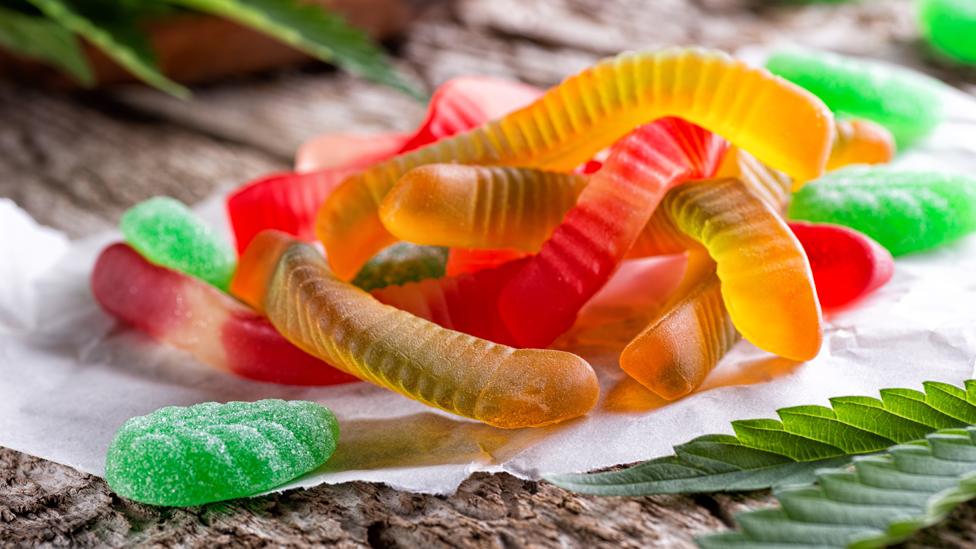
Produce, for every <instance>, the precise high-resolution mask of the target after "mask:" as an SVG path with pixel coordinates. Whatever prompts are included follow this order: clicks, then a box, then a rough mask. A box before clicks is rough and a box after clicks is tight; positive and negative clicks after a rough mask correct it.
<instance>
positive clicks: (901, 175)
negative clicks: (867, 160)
mask: <svg viewBox="0 0 976 549" xmlns="http://www.w3.org/2000/svg"><path fill="white" fill-rule="evenodd" d="M789 217H790V218H791V219H799V220H803V221H813V222H818V223H834V224H837V225H844V226H846V227H850V228H852V229H855V230H858V231H860V232H862V233H864V234H866V235H868V236H870V237H871V238H873V239H874V240H876V241H877V242H878V243H879V244H881V245H882V246H884V247H885V248H887V249H888V251H889V252H891V254H892V255H895V256H899V255H904V254H907V253H911V252H918V251H922V250H927V249H930V248H934V247H936V246H940V245H942V244H945V243H947V242H950V241H952V240H955V239H957V238H960V237H962V236H964V235H966V234H967V233H970V232H972V231H973V230H976V179H973V178H971V177H966V176H963V175H953V174H945V173H939V172H926V171H907V170H900V169H897V168H890V167H867V166H852V167H850V168H844V169H841V170H837V171H835V172H831V173H829V174H827V175H825V176H823V177H821V178H820V179H818V180H816V181H813V182H811V183H810V184H809V185H807V186H806V187H804V188H803V189H802V190H800V191H799V192H797V193H796V194H795V195H794V196H793V201H792V203H791V204H790V208H789Z"/></svg>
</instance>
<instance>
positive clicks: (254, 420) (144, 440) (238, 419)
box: [105, 400, 339, 506]
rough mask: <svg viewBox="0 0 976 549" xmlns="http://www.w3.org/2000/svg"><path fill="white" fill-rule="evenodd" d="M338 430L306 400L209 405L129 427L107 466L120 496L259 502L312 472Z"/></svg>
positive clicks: (167, 411) (170, 501)
mask: <svg viewBox="0 0 976 549" xmlns="http://www.w3.org/2000/svg"><path fill="white" fill-rule="evenodd" d="M338 440H339V424H338V422H337V421H336V418H335V416H334V415H333V414H332V412H330V411H329V410H328V409H327V408H325V407H324V406H321V405H318V404H315V403H314V402H307V401H290V402H289V401H283V400H260V401H257V402H228V403H227V404H218V403H216V402H205V403H203V404H197V405H194V406H190V407H180V406H169V407H166V408H161V409H159V410H156V411H155V412H153V413H152V414H149V415H145V416H139V417H134V418H132V419H130V420H128V421H126V422H125V423H124V424H123V425H122V427H121V428H120V429H119V431H118V432H117V433H116V435H115V439H114V440H113V441H112V445H111V447H110V448H109V450H108V456H107V457H106V459H105V478H106V480H108V483H109V486H110V487H111V488H112V489H113V490H114V491H115V492H117V493H118V494H119V495H121V496H124V497H126V498H129V499H132V500H135V501H139V502H142V503H149V504H152V505H168V506H189V505H202V504H204V503H209V502H213V501H221V500H226V499H232V498H238V497H244V496H250V495H254V494H257V493H260V492H263V491H265V490H269V489H271V488H274V487H276V486H280V485H281V484H284V483H285V482H288V481H289V480H292V479H294V478H297V477H299V476H301V475H302V474H304V473H307V472H309V471H311V470H313V469H315V468H317V467H318V466H320V465H321V464H323V463H325V461H326V460H328V459H329V457H331V456H332V454H333V453H334V452H335V449H336V444H337V442H338Z"/></svg>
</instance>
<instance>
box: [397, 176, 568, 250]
mask: <svg viewBox="0 0 976 549" xmlns="http://www.w3.org/2000/svg"><path fill="white" fill-rule="evenodd" d="M586 182H587V178H586V177H584V176H582V175H574V174H567V173H553V172H544V171H540V170H532V169H523V168H506V167H499V166H495V167H481V166H464V165H456V164H430V165H427V166H421V167H419V168H416V169H413V170H410V171H409V172H407V173H406V174H405V175H404V176H403V177H401V178H400V181H399V182H397V184H396V186H395V187H393V189H392V190H391V191H390V193H389V194H387V195H386V198H385V199H384V200H383V203H382V204H381V206H380V217H381V218H382V220H383V224H384V226H386V228H387V230H389V231H390V232H391V233H392V234H393V235H394V236H396V237H397V238H399V239H401V240H407V241H410V242H416V243H418V244H430V245H434V246H453V247H462V248H512V249H520V250H523V251H527V252H535V251H538V250H539V248H540V247H541V246H542V243H543V242H545V240H546V239H547V238H549V235H551V234H552V230H553V228H554V227H555V226H556V225H558V224H559V222H560V221H561V220H562V218H563V215H564V214H565V213H566V211H567V210H569V209H570V208H571V207H572V206H573V204H575V203H576V197H577V196H578V195H579V193H580V191H582V190H583V187H584V186H585V185H586Z"/></svg>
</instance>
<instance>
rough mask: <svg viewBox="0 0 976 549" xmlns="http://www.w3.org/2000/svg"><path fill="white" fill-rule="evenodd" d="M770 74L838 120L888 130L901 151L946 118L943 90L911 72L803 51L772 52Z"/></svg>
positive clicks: (822, 52) (792, 49)
mask: <svg viewBox="0 0 976 549" xmlns="http://www.w3.org/2000/svg"><path fill="white" fill-rule="evenodd" d="M766 68H767V69H769V70H770V72H772V73H773V74H776V75H779V76H782V77H783V78H785V79H787V80H789V81H791V82H794V83H796V84H798V85H800V86H803V87H804V88H806V89H808V90H810V91H811V92H813V93H814V94H815V95H817V97H819V98H820V99H822V100H823V102H824V103H826V104H827V106H828V107H830V108H831V109H832V110H833V111H834V112H835V113H837V114H838V115H845V116H851V117H856V118H866V119H868V120H872V121H874V122H877V123H878V124H881V125H882V126H884V127H886V128H888V130H890V131H891V133H892V135H894V137H895V141H896V142H897V143H898V148H899V149H905V148H907V147H909V146H911V145H912V144H913V143H914V142H915V141H917V140H919V139H921V138H923V137H925V136H926V135H928V134H929V133H931V132H932V130H933V129H935V127H936V126H938V125H939V123H940V122H941V121H942V118H943V110H942V88H943V87H944V85H943V84H942V83H940V82H939V81H937V80H935V79H933V78H930V77H928V76H925V75H923V74H921V73H918V72H914V71H911V70H908V69H904V68H900V67H896V66H893V65H887V64H884V63H880V62H877V61H869V60H866V59H859V58H856V57H845V56H842V55H838V54H835V53H829V52H825V51H816V50H805V49H798V48H790V49H782V50H777V51H775V52H773V53H772V55H770V57H769V59H768V60H767V61H766ZM796 128H803V126H801V125H798V126H796ZM799 131H805V130H799ZM747 150H749V151H750V152H753V151H752V150H751V149H748V148H747ZM774 167H775V166H774ZM790 175H795V174H790Z"/></svg>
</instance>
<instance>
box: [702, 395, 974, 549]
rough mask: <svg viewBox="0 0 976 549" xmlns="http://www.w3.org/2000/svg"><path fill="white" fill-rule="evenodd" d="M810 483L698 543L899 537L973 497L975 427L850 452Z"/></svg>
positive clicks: (709, 548)
mask: <svg viewBox="0 0 976 549" xmlns="http://www.w3.org/2000/svg"><path fill="white" fill-rule="evenodd" d="M950 387H951V386H950ZM953 389H955V388H953ZM955 396H958V395H955ZM955 396H954V397H953V398H955ZM960 411H962V408H961V407H960ZM964 413H969V412H968V411H967V412H964ZM816 480H817V483H816V484H808V485H803V486H790V487H786V488H782V489H779V490H777V491H776V492H775V493H774V495H775V496H776V498H777V499H778V500H779V503H780V507H778V508H773V509H762V510H759V511H749V512H745V513H741V514H738V515H736V517H735V518H736V520H737V522H738V523H739V525H740V526H741V527H742V530H741V531H736V532H723V533H720V534H712V535H708V536H704V537H701V538H699V539H698V543H699V545H700V546H702V547H704V548H706V549H723V548H726V547H736V548H741V547H747V546H748V547H757V546H762V547H765V546H773V545H775V546H777V547H782V546H795V547H799V546H803V547H813V546H816V547H879V546H883V545H888V544H892V543H896V542H898V541H901V540H903V539H905V538H906V537H908V536H909V535H911V534H912V533H914V532H916V531H918V530H920V529H922V528H926V527H928V526H932V525H933V524H936V523H938V522H940V521H941V520H943V519H944V518H945V517H946V515H948V514H949V512H950V511H952V509H953V508H954V507H956V505H958V504H959V503H962V502H964V501H967V500H970V499H973V498H974V497H976V427H972V426H969V427H966V428H964V429H946V430H940V431H937V432H935V433H932V434H929V435H927V436H926V437H925V439H924V440H921V441H915V442H912V443H911V444H900V445H896V446H893V447H891V448H889V449H888V451H887V452H886V453H884V454H880V455H873V456H861V457H856V458H854V463H853V465H850V466H847V467H843V468H834V469H823V470H820V471H817V473H816Z"/></svg>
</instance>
